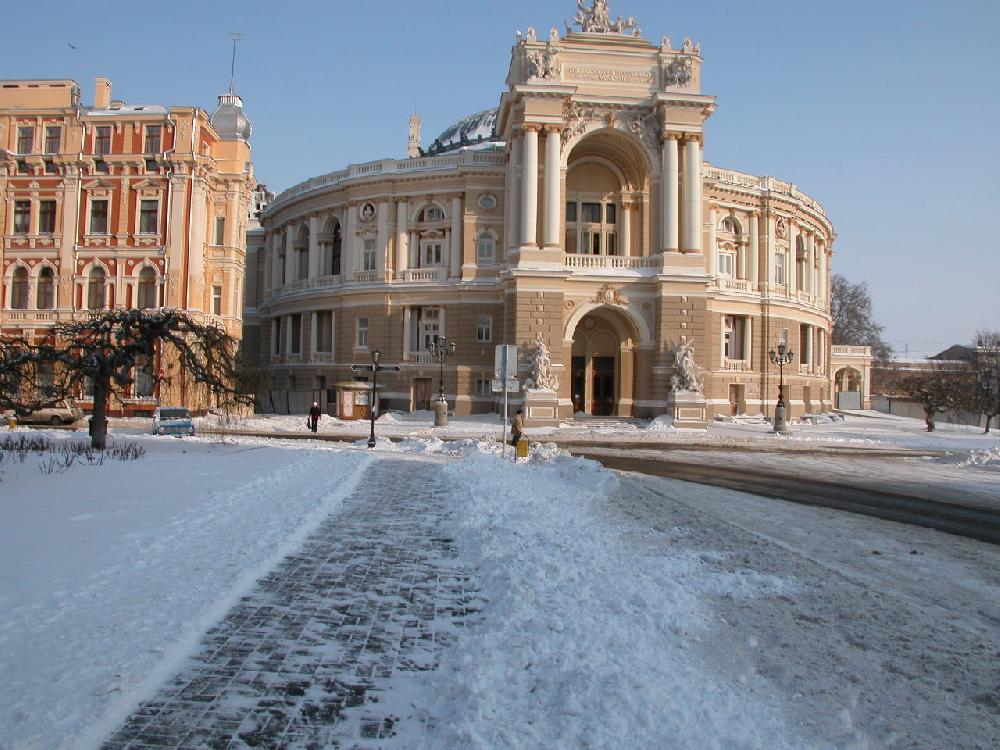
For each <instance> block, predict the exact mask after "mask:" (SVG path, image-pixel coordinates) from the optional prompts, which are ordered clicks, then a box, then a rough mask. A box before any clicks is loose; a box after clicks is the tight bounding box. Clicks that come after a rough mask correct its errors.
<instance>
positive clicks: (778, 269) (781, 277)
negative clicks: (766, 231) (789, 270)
mask: <svg viewBox="0 0 1000 750" xmlns="http://www.w3.org/2000/svg"><path fill="white" fill-rule="evenodd" d="M774 283H775V284H779V285H784V283H785V254H784V253H775V254H774Z"/></svg>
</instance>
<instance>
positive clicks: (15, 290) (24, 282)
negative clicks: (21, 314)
mask: <svg viewBox="0 0 1000 750" xmlns="http://www.w3.org/2000/svg"><path fill="white" fill-rule="evenodd" d="M10 306H11V309H13V310H27V309H28V269H27V268H25V267H24V266H19V267H17V268H15V269H14V273H13V275H12V276H11V279H10Z"/></svg>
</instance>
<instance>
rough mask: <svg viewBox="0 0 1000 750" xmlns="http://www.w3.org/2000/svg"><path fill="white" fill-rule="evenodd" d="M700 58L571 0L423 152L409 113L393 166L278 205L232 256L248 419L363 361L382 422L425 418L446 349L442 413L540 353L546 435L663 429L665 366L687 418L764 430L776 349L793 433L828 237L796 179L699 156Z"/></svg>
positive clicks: (309, 184)
mask: <svg viewBox="0 0 1000 750" xmlns="http://www.w3.org/2000/svg"><path fill="white" fill-rule="evenodd" d="M702 64H703V59H702V56H701V50H700V48H699V46H698V45H695V44H692V42H691V41H690V40H684V41H683V42H682V43H676V42H672V41H671V40H670V39H669V38H667V37H663V38H662V40H658V41H656V42H653V41H650V40H647V39H646V38H644V37H643V35H642V34H641V32H640V30H639V28H638V27H637V25H636V24H635V22H634V21H633V20H632V19H631V18H630V19H627V20H624V21H623V20H622V19H621V18H618V19H617V20H612V19H611V16H610V14H609V11H608V7H607V3H606V2H603V1H602V0H598V1H597V2H595V3H593V4H592V5H591V7H589V8H588V7H584V4H583V2H582V1H581V2H580V3H579V12H578V13H577V16H576V18H575V19H574V24H573V29H572V30H571V29H570V24H567V28H566V31H565V33H562V32H559V31H557V30H555V29H553V30H552V31H551V32H548V33H537V32H536V31H535V30H533V29H529V30H528V31H527V33H526V34H523V35H522V34H520V33H518V34H517V36H516V41H515V44H514V46H513V48H512V50H511V59H510V69H509V72H508V74H507V80H506V84H505V85H504V86H503V88H502V93H501V94H500V97H499V104H498V106H497V108H496V109H493V110H489V111H486V112H481V113H479V114H476V115H472V116H470V117H467V118H465V119H463V120H460V121H459V122H458V123H456V124H455V125H454V126H453V127H451V128H449V129H448V130H446V131H445V132H444V133H442V134H441V135H440V136H439V137H438V138H436V139H435V140H434V141H433V142H431V143H426V142H423V143H422V142H421V139H420V119H419V118H418V117H416V116H414V117H413V118H411V120H410V133H409V149H408V155H407V158H398V159H397V158H388V159H384V160H381V161H375V162H370V163H366V164H352V165H349V166H346V167H344V168H343V169H340V170H338V171H334V172H330V173H328V174H322V175H317V176H315V177H313V178H312V179H309V180H307V181H305V182H303V183H301V184H299V185H296V186H294V187H292V188H291V189H289V190H286V191H285V192H283V193H281V194H280V195H278V196H277V197H276V198H275V199H274V200H273V201H271V202H270V204H269V205H267V206H266V208H265V209H264V210H263V211H262V215H261V228H260V229H259V230H256V231H253V232H251V233H250V236H249V239H248V259H247V270H248V280H247V285H246V286H247V298H246V310H245V341H246V344H247V346H249V347H250V348H251V349H252V351H253V353H254V354H256V355H258V356H259V361H260V364H261V367H262V371H263V372H264V378H263V380H262V382H261V384H260V391H261V393H260V394H259V395H260V399H261V402H262V405H263V407H264V409H265V410H274V411H278V412H286V411H288V412H292V413H295V412H297V411H300V412H301V411H305V410H306V409H307V408H308V406H309V405H310V404H311V403H312V402H313V401H320V402H321V405H322V406H323V407H326V406H327V405H328V404H330V405H332V404H333V403H334V398H335V396H334V390H335V388H336V387H337V385H338V384H340V383H343V382H345V381H350V380H352V379H355V377H356V376H355V375H354V373H352V370H351V366H352V365H354V364H365V363H368V364H370V363H371V361H372V353H373V352H374V350H376V349H377V350H379V352H380V356H381V361H382V362H384V363H389V364H393V365H398V366H399V367H400V370H399V371H398V372H392V373H385V374H382V375H380V376H379V385H380V389H379V401H380V404H381V406H382V408H393V409H402V410H417V409H427V408H430V404H431V401H432V400H433V399H434V398H435V396H436V394H437V391H438V378H439V375H440V373H441V365H440V364H439V362H438V361H437V360H435V359H434V357H433V356H432V353H431V348H432V345H433V343H434V340H435V337H446V338H447V340H448V342H449V343H452V342H453V343H454V344H455V345H456V346H455V354H454V356H450V357H447V358H446V359H445V360H444V363H443V374H444V390H445V394H446V397H447V399H448V402H449V408H450V409H452V410H453V411H454V413H455V414H459V415H461V414H469V413H477V412H489V411H493V410H494V409H495V408H496V403H497V400H498V398H499V396H498V394H496V393H494V392H493V390H492V388H491V383H492V380H493V377H494V349H495V347H496V346H497V345H500V344H514V345H517V347H518V353H519V360H520V365H519V376H520V378H521V379H522V381H527V380H528V379H529V378H530V377H531V372H532V366H531V359H532V356H533V353H535V352H536V350H537V345H536V342H537V341H538V340H539V336H540V337H541V341H542V342H544V344H545V347H546V349H547V352H548V354H549V356H550V358H551V363H552V372H553V374H554V376H555V380H557V381H558V385H557V386H556V387H555V396H554V398H556V399H557V404H558V405H557V412H558V413H557V415H556V416H557V418H567V417H570V416H572V415H573V414H578V413H581V412H582V413H584V414H587V415H595V416H601V415H608V416H620V417H632V416H634V417H652V416H656V415H660V414H664V413H666V412H667V411H668V408H669V402H670V399H671V393H672V390H676V388H677V379H676V377H675V376H676V374H677V373H676V370H677V367H678V361H679V357H678V356H677V352H678V350H679V349H681V348H686V351H688V352H689V355H690V353H691V352H693V359H694V362H695V363H696V364H697V367H698V369H699V373H700V377H701V378H703V381H702V382H701V383H700V389H699V390H700V391H701V392H702V394H703V399H704V408H705V409H706V418H708V419H710V418H712V417H713V416H715V415H720V414H725V415H729V414H747V415H755V414H768V413H770V411H772V410H773V408H774V405H775V400H776V398H777V391H778V378H779V371H778V367H777V366H776V365H774V364H772V363H771V361H770V358H769V352H770V351H771V350H772V349H775V348H776V347H777V346H778V344H779V343H785V344H786V345H787V347H788V348H789V349H791V350H793V351H794V352H795V358H794V361H793V363H792V364H790V365H786V366H785V367H784V370H783V378H784V385H785V398H786V404H787V407H788V409H789V412H790V416H793V417H794V416H799V415H801V414H803V413H806V412H819V411H826V410H828V409H829V408H832V404H831V403H830V399H831V396H832V389H831V382H832V378H831V365H830V353H831V351H830V350H831V346H830V330H831V318H830V306H829V305H830V295H829V289H830V276H831V270H830V267H831V266H830V264H831V258H832V254H833V238H834V231H833V227H832V225H831V224H830V221H829V220H828V218H827V216H826V213H825V212H824V210H823V207H822V206H821V205H820V204H819V203H818V202H817V201H816V200H814V199H813V198H811V197H809V196H808V195H806V194H805V193H802V192H801V191H799V189H798V188H797V187H796V186H795V185H794V184H792V183H789V182H784V181H781V180H779V179H775V178H773V177H765V176H757V175H751V174H744V173H742V172H737V171H733V170H729V169H726V168H725V167H720V166H715V165H713V164H711V163H710V162H709V161H708V160H707V157H709V156H710V155H711V148H710V144H706V143H705V137H704V127H705V122H706V121H707V120H708V118H709V117H710V116H712V113H713V112H714V110H715V106H716V101H715V98H714V97H712V96H710V95H707V94H705V93H703V92H702V89H701V70H702ZM400 140H401V144H400V145H401V146H402V139H400ZM689 358H690V356H689ZM528 385H531V384H530V383H528ZM525 393H526V391H524V390H522V391H519V392H518V393H514V394H511V398H513V399H514V401H515V402H516V403H519V402H520V401H521V400H523V399H524V398H525V397H526V396H525Z"/></svg>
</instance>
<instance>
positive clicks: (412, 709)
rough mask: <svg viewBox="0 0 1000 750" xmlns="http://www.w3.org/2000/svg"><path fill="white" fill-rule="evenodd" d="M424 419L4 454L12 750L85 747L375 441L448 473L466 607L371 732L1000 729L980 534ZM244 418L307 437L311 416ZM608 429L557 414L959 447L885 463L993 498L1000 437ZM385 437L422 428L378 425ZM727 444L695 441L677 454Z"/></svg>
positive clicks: (933, 741)
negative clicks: (135, 453) (456, 630)
mask: <svg viewBox="0 0 1000 750" xmlns="http://www.w3.org/2000/svg"><path fill="white" fill-rule="evenodd" d="M299 422H302V423H303V424H302V425H301V426H300V425H299V424H298V423H299ZM430 423H431V420H430V419H429V417H428V418H427V419H426V421H423V417H422V416H421V415H417V416H405V417H404V416H402V415H387V418H384V419H383V420H380V421H379V434H380V436H382V437H380V440H379V443H378V448H377V450H375V451H367V450H365V449H364V448H363V445H364V439H363V438H364V437H365V436H367V424H359V423H347V424H345V423H340V422H337V421H335V420H332V419H329V418H327V419H324V421H323V422H321V431H326V432H330V433H332V432H336V431H341V432H343V433H344V434H347V435H352V436H356V437H357V438H358V442H359V443H360V445H355V444H352V443H350V442H348V443H337V442H324V441H314V440H306V441H302V440H294V441H292V440H288V441H285V440H280V439H278V440H269V439H264V438H250V437H235V438H227V439H226V440H225V441H222V440H220V439H218V438H213V437H207V436H206V437H199V438H195V439H174V438H155V437H152V436H148V435H143V434H140V432H141V430H142V425H141V424H139V423H129V422H123V423H121V424H120V426H116V427H114V428H113V437H114V439H115V440H116V441H119V442H121V441H135V442H137V443H138V444H140V445H141V446H142V447H143V448H145V451H146V455H145V456H144V457H143V458H141V459H139V460H137V461H130V462H112V461H106V462H105V463H104V464H103V465H101V466H86V465H74V466H72V467H71V468H70V469H69V470H68V471H66V472H65V473H45V472H44V471H41V470H40V469H39V467H40V465H42V464H43V461H44V459H43V458H41V457H38V456H28V457H27V459H26V461H25V462H23V463H18V462H16V461H13V462H12V459H11V457H10V456H9V455H7V456H6V457H5V459H4V460H3V461H2V462H0V611H2V612H3V618H2V620H0V674H3V675H4V676H5V679H4V680H3V681H2V682H0V748H2V750H13V749H14V748H16V749H17V750H27V749H29V748H31V749H35V748H38V749H42V748H44V749H45V750H49V749H50V748H77V747H79V748H88V747H94V746H96V745H97V744H99V743H100V742H101V741H102V740H104V739H105V738H106V737H107V736H108V735H109V734H110V733H111V732H112V731H113V730H114V729H115V728H116V726H118V725H119V724H120V723H121V721H122V720H124V718H125V717H126V716H127V715H128V713H129V712H130V711H131V710H134V709H135V707H136V706H137V705H138V704H139V703H140V702H141V701H142V700H145V699H147V698H148V697H150V696H151V695H152V694H153V692H154V691H155V690H156V688H157V687H158V686H159V685H161V684H162V683H163V682H164V681H165V680H167V679H168V678H169V677H170V676H171V675H172V674H174V673H175V672H177V671H178V670H179V669H180V668H181V666H182V664H183V663H184V662H185V660H186V658H187V657H188V656H189V655H190V654H192V653H193V652H194V650H195V649H197V647H198V642H199V638H200V636H201V635H202V634H203V633H205V631H206V630H208V629H209V628H210V627H211V626H212V625H213V624H215V623H216V622H218V621H219V620H220V619H221V618H222V616H223V615H224V613H225V612H226V611H227V610H228V609H229V608H230V607H231V606H232V605H233V604H234V603H236V602H237V601H238V600H239V598H240V597H241V596H243V595H244V594H245V593H246V592H248V591H250V590H252V588H253V586H254V582H255V581H256V580H257V579H258V578H259V577H261V576H262V575H263V574H264V573H265V572H267V571H269V570H272V569H273V568H274V567H275V565H276V564H277V562H278V561H279V560H281V559H282V558H283V557H285V556H286V555H287V554H289V553H291V552H294V551H295V550H297V549H299V548H300V547H301V545H302V543H303V541H304V540H305V539H306V538H307V537H308V536H309V534H311V533H312V532H313V531H314V530H316V529H317V528H318V527H319V525H320V524H321V522H322V521H323V520H325V519H326V518H329V517H330V516H331V514H336V513H338V512H339V508H340V506H341V503H342V502H343V501H344V499H345V498H347V497H349V496H351V494H352V493H353V492H354V490H355V488H356V487H357V485H358V483H359V481H360V480H361V477H362V474H364V477H365V482H366V483H369V482H376V483H377V482H378V476H379V474H378V467H379V461H380V460H382V459H385V458H389V457H392V456H398V455H400V454H406V455H408V456H410V460H414V461H430V462H436V463H438V464H439V465H440V466H441V467H442V470H443V471H444V473H445V475H446V477H447V480H448V481H447V487H448V494H447V497H446V498H445V502H446V504H447V506H448V507H449V508H450V513H449V515H448V520H447V521H446V522H445V524H444V526H443V527H442V529H441V534H442V535H443V536H449V537H452V538H454V539H455V540H456V543H457V544H458V549H459V559H460V561H461V562H462V564H463V565H465V566H466V567H468V568H469V569H470V570H472V571H474V574H475V581H476V585H477V586H478V588H479V591H480V596H481V598H482V602H481V607H482V609H481V612H480V613H479V614H478V616H477V617H476V618H474V621H473V622H472V623H471V624H470V625H469V626H468V627H467V628H466V629H464V630H462V631H461V633H460V635H459V638H458V639H457V640H456V641H455V642H454V643H453V644H452V645H451V646H450V647H448V648H447V649H446V650H445V651H444V652H443V654H442V656H441V663H440V666H439V668H438V669H437V670H436V671H434V672H432V673H420V675H422V678H420V677H419V675H418V677H414V676H408V677H403V676H400V677H398V678H394V679H393V680H390V681H389V683H388V684H386V685H384V686H383V694H382V698H381V700H382V701H383V702H385V704H386V705H387V706H389V707H391V708H392V710H393V711H394V712H395V713H396V715H397V716H399V717H400V721H399V723H398V724H397V725H396V732H397V734H396V736H395V737H394V738H390V739H387V740H385V741H380V743H379V745H378V746H386V747H392V746H395V747H414V746H421V747H434V748H439V747H440V748H469V747H482V748H486V747H517V748H534V747H564V746H565V747H584V746H587V747H622V746H629V747H691V748H695V747H697V748H702V747H753V748H757V747H759V748H765V747H766V748H773V747H838V748H839V747H858V748H864V747H888V746H900V747H903V746H906V747H909V746H925V747H940V746H948V744H949V738H950V739H951V743H950V744H951V745H952V746H962V747H977V746H981V747H996V746H998V745H1000V718H998V714H997V702H996V695H997V694H998V689H1000V680H998V676H997V672H996V668H995V664H996V661H995V657H996V654H997V653H1000V552H998V550H997V548H996V547H993V546H991V545H988V544H983V543H979V542H974V541H970V540H964V539H959V538H956V537H951V536H948V535H944V534H940V533H937V532H933V531H929V530H925V529H919V528H912V527H905V526H900V525H898V524H893V523H889V522H883V521H879V520H875V519H870V518H862V517H857V516H851V515H849V514H841V513H837V512H835V511H830V510H824V509H817V508H809V507H799V506H795V505H792V504H788V503H783V502H781V501H774V500H768V499H763V498H756V497H752V496H748V495H743V494H741V493H735V492H730V491H726V490H721V489H715V488H703V487H697V486H694V485H691V484H686V483H678V482H671V481H669V480H663V479H653V478H638V477H633V476H629V475H624V476H618V475H615V474H613V473H611V472H608V471H606V470H604V469H601V468H600V467H599V466H598V465H596V464H595V463H593V462H590V461H585V460H581V459H572V458H569V457H567V456H566V455H565V454H562V453H561V452H560V451H559V450H558V448H556V447H555V446H553V445H546V444H545V443H544V439H545V437H546V436H547V435H551V434H553V433H552V432H550V431H537V432H536V434H535V435H534V437H535V439H536V444H535V446H534V453H533V460H532V461H531V462H530V463H528V464H527V465H525V464H520V465H515V464H513V463H511V462H510V461H504V460H502V459H500V458H499V457H498V456H497V455H496V453H497V452H498V450H499V446H497V445H496V444H495V443H494V442H492V441H491V440H489V439H487V440H485V441H484V440H481V439H480V438H482V437H483V436H490V435H492V434H493V433H497V434H499V424H498V423H497V422H496V419H495V418H494V417H490V418H482V419H478V418H477V419H460V420H453V421H452V425H451V426H450V427H449V428H447V430H448V431H447V432H443V431H442V430H435V429H434V428H432V427H431V426H430ZM243 426H244V427H245V429H253V430H262V431H267V432H278V431H286V432H305V426H304V419H300V418H298V417H256V418H252V419H250V420H247V421H246V422H245V423H244V425H243ZM600 429H602V430H604V432H602V433H601V434H600V435H598V436H594V435H593V433H592V431H591V432H590V433H588V432H587V431H586V430H584V429H581V428H574V427H567V428H563V429H561V430H559V431H558V435H559V437H560V439H562V438H563V437H564V436H567V435H571V433H573V432H574V431H576V432H578V433H579V436H580V437H581V438H584V437H587V435H588V434H589V435H590V438H591V439H594V438H595V437H596V438H597V439H599V440H601V441H606V442H608V443H613V442H634V441H655V442H664V441H672V442H676V443H691V445H692V446H694V445H699V444H703V443H708V444H717V445H723V446H727V447H739V446H740V445H743V444H750V443H753V444H755V445H758V446H759V445H760V444H761V442H762V441H767V445H778V446H780V447H781V448H782V449H783V450H785V451H796V452H798V450H799V449H801V450H802V451H810V454H809V455H795V456H792V457H791V458H788V457H786V456H781V455H779V456H777V458H778V459H779V460H788V461H789V462H791V460H792V459H794V461H795V462H802V461H814V462H815V463H814V464H808V466H809V467H810V470H814V471H816V472H818V473H824V472H828V471H832V470H841V469H838V468H837V465H836V463H835V462H833V459H832V458H830V457H828V456H825V455H823V452H824V451H827V450H828V452H833V451H835V449H836V448H837V447H838V446H840V447H844V446H859V447H862V446H871V447H874V448H879V447H883V446H884V447H892V446H899V447H906V448H912V449H919V450H935V451H947V452H949V455H946V456H944V457H943V458H930V459H905V461H906V462H910V463H902V464H892V466H895V467H897V468H894V469H892V471H898V472H899V473H900V480H902V479H903V477H904V475H905V474H906V472H908V471H911V469H910V468H908V467H911V466H919V467H920V470H921V471H925V472H927V475H928V476H934V475H937V476H940V477H943V481H944V482H947V483H951V484H956V485H957V486H961V485H962V483H963V482H967V483H968V485H969V486H970V487H974V488H976V490H975V491H976V492H978V493H981V494H987V495H988V494H989V490H990V487H991V486H992V487H996V486H997V485H998V484H1000V483H998V482H997V481H996V480H997V479H998V474H997V472H996V466H997V460H998V455H997V435H996V434H995V433H994V434H993V435H991V436H982V435H981V434H979V433H977V432H975V431H974V430H967V429H961V428H953V429H950V428H948V427H944V428H942V429H941V431H940V432H938V433H935V434H932V435H927V434H926V433H921V432H920V430H919V426H918V425H917V424H914V421H913V420H904V421H902V422H901V421H900V419H899V418H895V417H884V418H883V417H881V416H879V417H862V416H857V417H849V418H848V420H847V421H846V422H844V423H835V424H821V425H815V426H812V425H810V426H802V427H800V428H797V429H796V432H795V434H793V436H791V437H788V438H778V437H775V436H772V435H768V434H767V432H766V431H767V427H766V426H762V425H745V424H714V425H712V427H711V429H710V430H709V431H707V432H698V433H693V434H692V433H686V432H682V431H678V430H673V429H672V428H663V427H662V426H661V425H654V426H653V427H649V426H646V425H632V424H620V425H617V426H616V425H611V426H604V427H602V428H600ZM7 434H8V433H4V434H2V435H0V439H3V437H6V436H7ZM9 434H13V435H14V436H17V435H20V434H26V435H46V436H48V437H50V438H52V439H53V440H80V439H81V438H82V437H83V436H82V435H80V434H74V433H71V432H66V431H33V430H23V429H19V430H17V431H16V432H14V433H9ZM387 434H396V435H407V434H408V435H410V436H411V437H410V439H408V440H405V441H403V442H397V443H390V442H389V441H388V440H387V439H385V437H384V436H385V435H387ZM440 437H446V438H458V439H459V440H457V441H456V442H447V443H446V442H442V441H441V440H440ZM680 447H684V446H680ZM817 452H818V453H817ZM671 455H674V452H672V453H671ZM715 455H717V452H716V451H696V450H692V451H691V456H692V460H705V461H708V460H711V459H712V457H713V456H715ZM726 455H727V456H730V457H732V456H734V455H738V453H737V452H736V451H726ZM746 455H747V456H751V455H752V454H749V453H748V454H746ZM508 456H509V453H508ZM774 458H775V454H772V453H770V452H769V453H768V458H767V460H768V461H771V460H773V459H774ZM828 458H829V460H828ZM746 460H747V461H751V460H754V459H753V458H746ZM755 460H758V461H759V460H760V458H759V456H758V457H757V458H756V459H755ZM917 462H919V463H917ZM789 465H791V463H789ZM899 467H902V468H899ZM845 470H846V469H845ZM879 470H880V471H881V470H882V469H879ZM385 489H386V491H394V490H395V491H398V490H399V488H398V487H386V488H385ZM991 665H992V666H991ZM991 696H992V697H991ZM940 742H945V744H944V745H941V744H939V743H940Z"/></svg>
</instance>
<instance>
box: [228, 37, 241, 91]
mask: <svg viewBox="0 0 1000 750" xmlns="http://www.w3.org/2000/svg"><path fill="white" fill-rule="evenodd" d="M229 38H230V39H232V40H233V62H232V64H231V65H230V66H229V93H230V94H235V93H236V90H235V89H236V43H237V42H238V41H240V39H242V38H243V35H242V34H241V33H240V32H238V31H233V32H231V33H230V34H229Z"/></svg>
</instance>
